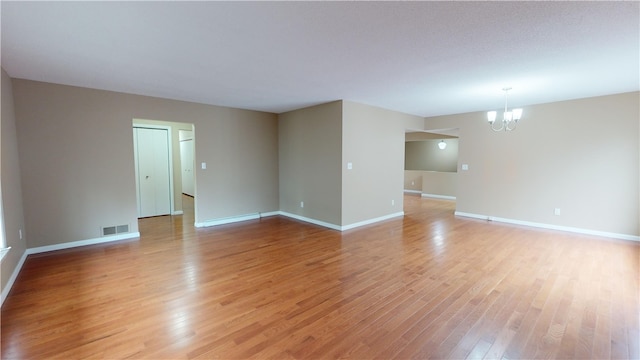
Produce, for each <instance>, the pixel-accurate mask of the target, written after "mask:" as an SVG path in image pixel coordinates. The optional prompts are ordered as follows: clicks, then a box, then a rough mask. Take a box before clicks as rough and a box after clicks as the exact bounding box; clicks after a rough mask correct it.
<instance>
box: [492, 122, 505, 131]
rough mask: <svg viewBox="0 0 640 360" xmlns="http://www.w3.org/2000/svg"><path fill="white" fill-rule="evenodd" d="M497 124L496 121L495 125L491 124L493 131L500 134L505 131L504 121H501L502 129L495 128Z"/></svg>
mask: <svg viewBox="0 0 640 360" xmlns="http://www.w3.org/2000/svg"><path fill="white" fill-rule="evenodd" d="M494 123H495V121H494V122H493V123H491V130H493V131H495V132H499V131H502V130H504V121H500V124H501V125H500V127H499V128H497V129H496V128H495V126H494V125H493V124H494Z"/></svg>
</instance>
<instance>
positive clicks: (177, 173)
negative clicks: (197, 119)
mask: <svg viewBox="0 0 640 360" xmlns="http://www.w3.org/2000/svg"><path fill="white" fill-rule="evenodd" d="M136 124H138V125H158V126H166V127H168V128H170V129H171V150H172V154H171V161H172V162H173V204H174V209H173V210H174V212H180V211H182V163H181V158H180V130H187V131H193V124H190V123H180V122H173V121H157V120H149V119H134V120H133V125H136ZM194 137H195V136H194Z"/></svg>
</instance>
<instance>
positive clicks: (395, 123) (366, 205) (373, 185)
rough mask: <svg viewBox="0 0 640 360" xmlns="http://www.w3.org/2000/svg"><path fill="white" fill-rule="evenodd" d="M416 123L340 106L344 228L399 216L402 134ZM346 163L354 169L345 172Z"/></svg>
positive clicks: (351, 104)
mask: <svg viewBox="0 0 640 360" xmlns="http://www.w3.org/2000/svg"><path fill="white" fill-rule="evenodd" d="M418 119H419V117H417V116H413V115H408V114H403V113H399V112H395V111H391V110H386V109H381V108H377V107H373V106H368V105H363V104H358V103H354V102H350V101H344V102H343V120H342V122H343V123H342V169H343V176H342V225H343V226H348V225H351V224H354V223H358V222H363V221H367V220H370V219H375V218H380V217H385V216H389V215H392V214H397V213H399V212H402V211H403V184H404V140H405V129H406V128H407V127H408V126H410V125H409V124H414V123H415V122H416V121H417V120H418ZM347 163H352V165H353V169H351V170H348V169H347ZM392 202H393V205H392Z"/></svg>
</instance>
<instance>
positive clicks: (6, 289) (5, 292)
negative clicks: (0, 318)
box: [0, 250, 28, 307]
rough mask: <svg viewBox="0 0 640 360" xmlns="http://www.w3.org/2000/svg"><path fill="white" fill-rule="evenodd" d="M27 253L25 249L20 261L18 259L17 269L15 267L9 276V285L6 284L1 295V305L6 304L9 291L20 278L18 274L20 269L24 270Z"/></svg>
mask: <svg viewBox="0 0 640 360" xmlns="http://www.w3.org/2000/svg"><path fill="white" fill-rule="evenodd" d="M27 255H28V254H27V251H26V250H25V252H24V253H23V254H22V257H21V258H20V261H18V265H17V266H16V267H15V269H13V272H12V273H11V277H10V278H9V281H7V285H5V287H4V289H2V295H0V296H1V298H0V307H1V306H2V304H4V300H5V299H6V298H7V296H9V291H11V288H12V287H13V283H14V282H15V281H16V279H17V278H18V274H19V273H20V270H22V266H23V265H24V262H25V260H27Z"/></svg>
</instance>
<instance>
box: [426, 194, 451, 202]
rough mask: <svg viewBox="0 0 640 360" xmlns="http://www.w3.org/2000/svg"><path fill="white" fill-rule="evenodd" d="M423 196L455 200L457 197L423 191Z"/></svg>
mask: <svg viewBox="0 0 640 360" xmlns="http://www.w3.org/2000/svg"><path fill="white" fill-rule="evenodd" d="M421 196H422V197H423V198H432V199H444V200H455V199H456V197H455V196H449V195H436V194H425V193H423V194H422V195H421Z"/></svg>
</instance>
